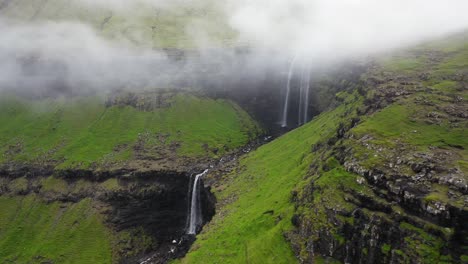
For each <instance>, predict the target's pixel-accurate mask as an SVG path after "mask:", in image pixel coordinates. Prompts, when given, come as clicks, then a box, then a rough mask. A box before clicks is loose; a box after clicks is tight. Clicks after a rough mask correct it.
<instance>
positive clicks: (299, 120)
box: [297, 69, 305, 126]
mask: <svg viewBox="0 0 468 264" xmlns="http://www.w3.org/2000/svg"><path fill="white" fill-rule="evenodd" d="M304 74H305V73H304V69H302V71H301V83H300V86H299V108H298V111H297V124H298V125H299V126H300V125H302V105H303V104H304V98H303V97H304V96H303V95H304Z"/></svg>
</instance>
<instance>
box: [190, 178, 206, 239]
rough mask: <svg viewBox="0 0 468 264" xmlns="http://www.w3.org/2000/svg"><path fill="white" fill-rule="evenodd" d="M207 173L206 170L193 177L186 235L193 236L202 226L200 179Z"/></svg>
mask: <svg viewBox="0 0 468 264" xmlns="http://www.w3.org/2000/svg"><path fill="white" fill-rule="evenodd" d="M207 172H208V169H206V170H205V171H203V172H202V173H200V174H197V175H196V176H195V180H194V181H193V187H192V199H191V202H190V213H189V219H188V223H189V227H188V230H187V234H190V235H195V234H196V233H197V228H198V227H199V226H200V225H201V224H202V222H203V219H202V213H201V201H200V179H201V177H203V176H204V175H205V174H206V173H207Z"/></svg>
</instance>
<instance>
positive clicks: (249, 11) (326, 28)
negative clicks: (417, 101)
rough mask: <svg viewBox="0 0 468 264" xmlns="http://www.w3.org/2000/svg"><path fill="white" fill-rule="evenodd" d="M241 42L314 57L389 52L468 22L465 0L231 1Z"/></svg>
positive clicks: (229, 6)
mask: <svg viewBox="0 0 468 264" xmlns="http://www.w3.org/2000/svg"><path fill="white" fill-rule="evenodd" d="M226 10H230V11H228V12H227V14H230V15H229V22H230V25H231V26H232V27H233V28H235V29H236V30H237V31H238V32H239V36H240V41H242V42H246V43H249V44H251V45H255V46H259V47H262V48H268V49H273V50H279V51H283V52H288V53H290V54H295V53H300V54H302V55H303V56H304V55H308V56H311V57H322V59H326V58H327V57H345V56H352V55H366V54H369V53H372V52H378V51H385V50H388V49H393V48H398V47H402V46H406V45H410V44H414V43H417V42H419V41H424V40H427V39H430V38H434V37H438V36H441V35H443V34H447V33H452V32H456V31H459V30H463V29H466V28H467V27H468V16H467V15H466V14H467V10H468V1H465V0H379V1H375V0H288V1H285V0H254V1H252V0H230V1H229V2H228V3H227V9H226Z"/></svg>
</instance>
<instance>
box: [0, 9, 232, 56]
mask: <svg viewBox="0 0 468 264" xmlns="http://www.w3.org/2000/svg"><path fill="white" fill-rule="evenodd" d="M91 2H92V1H91ZM103 7H105V5H103ZM222 14H223V12H222V9H221V6H220V3H219V2H217V1H211V0H200V1H190V2H186V1H185V2H183V3H182V4H177V3H170V5H169V6H165V7H159V8H158V7H151V6H145V5H143V4H141V5H131V4H130V5H128V6H127V7H126V8H124V9H123V10H119V9H116V10H112V9H108V8H99V7H96V6H93V5H86V4H83V3H81V4H80V1H65V0H48V1H34V2H31V1H29V0H13V1H9V4H7V5H6V6H5V7H4V8H3V9H2V10H0V15H2V16H5V17H7V18H13V19H17V20H20V21H36V22H37V21H69V22H73V21H79V22H80V23H86V24H88V25H90V26H91V27H93V28H94V29H95V30H96V31H97V32H98V33H99V34H101V35H102V36H105V37H107V38H108V39H111V40H126V41H128V42H131V43H132V44H136V45H138V46H144V47H154V48H195V47H196V45H197V42H198V41H201V40H203V42H204V44H207V41H209V42H210V43H212V44H213V45H225V44H227V43H229V42H231V41H232V39H233V38H234V36H235V34H234V32H233V30H231V29H230V28H229V27H228V25H227V21H226V19H225V18H224V17H223V15H222ZM195 34H197V37H195ZM201 35H203V39H202V38H201V37H200V36H201Z"/></svg>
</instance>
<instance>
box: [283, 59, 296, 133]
mask: <svg viewBox="0 0 468 264" xmlns="http://www.w3.org/2000/svg"><path fill="white" fill-rule="evenodd" d="M296 58H297V56H296V57H294V59H293V60H292V61H291V65H290V66H289V73H288V82H287V84H286V96H285V98H284V104H283V117H282V119H281V127H287V126H288V108H289V95H290V93H291V79H292V76H293V70H294V64H295V63H296Z"/></svg>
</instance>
